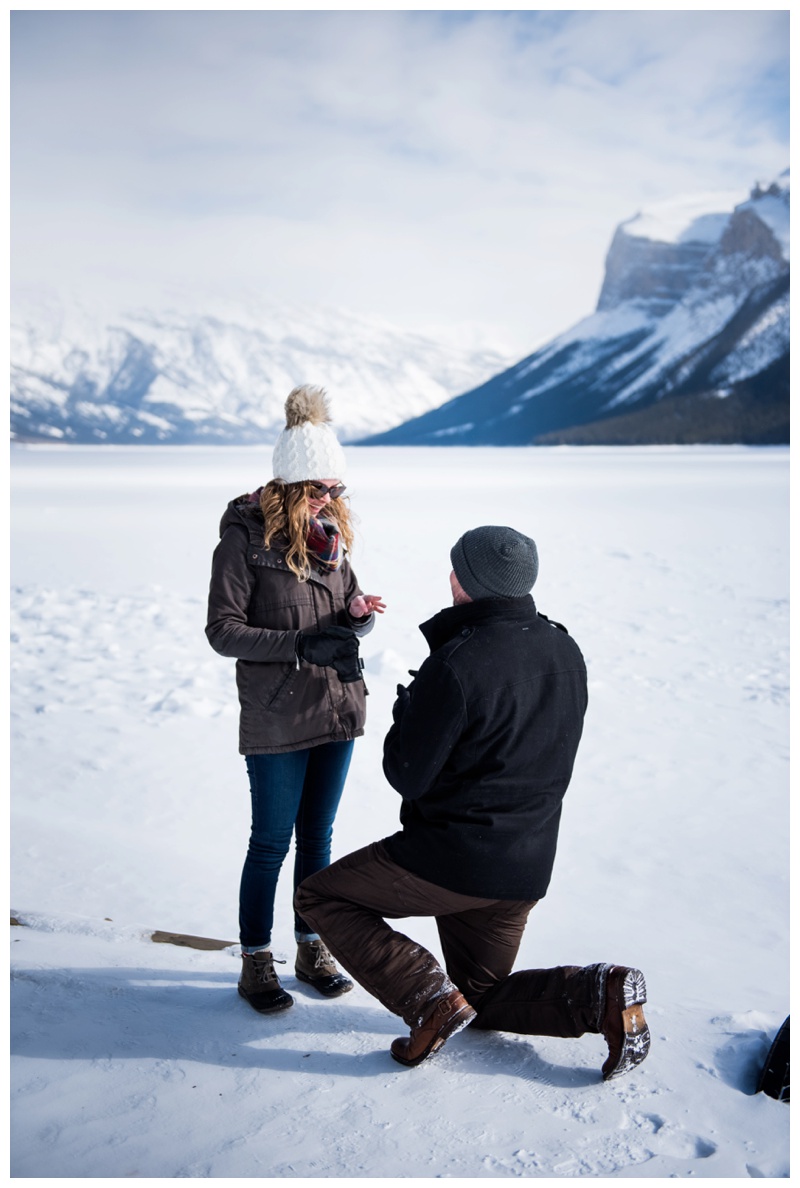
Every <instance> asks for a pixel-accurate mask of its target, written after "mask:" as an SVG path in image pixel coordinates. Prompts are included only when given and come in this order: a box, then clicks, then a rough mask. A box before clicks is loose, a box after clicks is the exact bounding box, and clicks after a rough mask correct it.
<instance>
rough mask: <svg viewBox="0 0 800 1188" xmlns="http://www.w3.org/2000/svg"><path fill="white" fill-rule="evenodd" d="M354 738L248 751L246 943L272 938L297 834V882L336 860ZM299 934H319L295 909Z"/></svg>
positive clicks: (242, 895) (242, 897) (242, 910)
mask: <svg viewBox="0 0 800 1188" xmlns="http://www.w3.org/2000/svg"><path fill="white" fill-rule="evenodd" d="M352 753H353V742H352V740H350V741H348V742H331V743H323V744H322V745H321V746H318V747H310V748H309V749H308V750H305V751H286V752H284V753H282V754H279V755H246V756H245V762H246V764H247V774H248V776H249V777H250V796H251V799H252V805H253V824H252V829H251V832H250V844H249V846H248V849H247V857H246V859H245V863H244V870H243V871H242V882H241V887H240V890H239V939H240V941H241V944H242V947H243V948H244V949H245V950H251V951H252V950H254V949H259V948H266V947H267V946H268V945H269V944H270V941H271V939H272V922H273V916H274V908H275V888H276V887H277V885H278V875H279V874H280V871H281V867H282V865H283V860H284V858H285V857H286V855H287V853H288V852H289V846H290V845H291V841H292V832H294V834H295V847H296V849H295V863H294V889H295V890H297V888H298V887H299V886H300V884H301V883H302V881H303V879H305V878H307V877H308V876H309V875H312V874H316V872H317V871H318V870H322V869H323V868H324V867H326V866H329V865H330V860H331V837H332V836H333V819H334V817H335V816H336V810H337V808H338V807H339V801H340V799H341V796H342V789H343V788H344V782H345V779H346V778H347V769H348V768H349V766H350V759H351V756H352ZM294 927H295V935H296V936H297V937H298V938H300V937H309V936H314V935H315V933H314V931H313V929H311V928H308V927H307V926H306V923H305V921H304V920H302V919H301V918H300V916H298V915H297V912H295V916H294Z"/></svg>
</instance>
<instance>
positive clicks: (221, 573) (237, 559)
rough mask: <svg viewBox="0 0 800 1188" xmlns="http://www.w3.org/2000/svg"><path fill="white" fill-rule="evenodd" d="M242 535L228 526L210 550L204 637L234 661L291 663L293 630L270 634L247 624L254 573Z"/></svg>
mask: <svg viewBox="0 0 800 1188" xmlns="http://www.w3.org/2000/svg"><path fill="white" fill-rule="evenodd" d="M246 552H247V537H246V534H245V533H244V532H243V531H242V530H240V529H239V528H237V527H236V526H235V525H231V526H230V527H229V528H227V529H226V530H225V532H224V534H223V536H222V539H221V540H220V542H219V544H218V545H217V547H216V549H215V550H214V558H213V560H212V563H211V585H210V588H209V592H208V621H207V623H206V636H207V638H208V642H209V643H210V644H211V646H212V648H213V649H214V651H215V652H219V654H220V655H221V656H232V657H234V658H235V659H237V660H256V661H260V662H262V663H273V662H280V663H284V664H285V663H287V662H291V663H293V662H295V661H296V659H297V657H296V655H295V640H296V639H297V636H298V634H299V633H298V632H297V631H273V630H271V629H270V628H266V627H251V626H249V624H248V622H247V611H248V607H249V606H250V597H251V595H252V593H253V586H254V585H255V574H254V573H253V571H252V569H251V568H250V566H249V565H248V564H247V557H246Z"/></svg>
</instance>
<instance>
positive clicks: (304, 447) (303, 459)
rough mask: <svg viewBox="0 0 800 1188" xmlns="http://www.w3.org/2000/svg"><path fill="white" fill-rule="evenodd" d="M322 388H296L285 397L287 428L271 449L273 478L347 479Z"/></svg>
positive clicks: (342, 454)
mask: <svg viewBox="0 0 800 1188" xmlns="http://www.w3.org/2000/svg"><path fill="white" fill-rule="evenodd" d="M330 419H331V417H330V412H329V410H328V402H327V400H326V398H325V391H324V389H323V388H314V387H312V386H311V385H310V384H303V385H302V387H299V388H294V389H293V390H292V391H291V392H290V393H289V395H288V397H287V398H286V428H285V429H284V430H283V432H282V433H281V435H280V437H279V438H278V440H277V441H276V443H275V449H274V450H273V451H272V477H273V478H276V479H283V481H284V482H285V483H302V482H305V481H306V480H308V479H311V480H314V481H318V480H321V479H341V478H344V473H345V470H346V469H347V462H346V461H345V456H344V450H343V449H342V447H341V446H340V445H339V442H338V440H337V438H336V434H335V433H334V432H333V429H331V427H330V423H329V422H330Z"/></svg>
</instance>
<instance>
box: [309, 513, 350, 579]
mask: <svg viewBox="0 0 800 1188" xmlns="http://www.w3.org/2000/svg"><path fill="white" fill-rule="evenodd" d="M340 541H341V536H340V535H339V531H338V529H337V528H336V526H335V525H334V524H332V523H331V522H330V520H322V519H315V518H314V517H313V516H312V517H311V520H310V522H309V525H308V536H307V538H306V543H307V545H308V548H309V552H311V553H312V554H313V556H314V558H315V560H316V561H317V563H318V564H319V565H320V566H321V568H322V569H330V570H334V569H338V568H339V566H340V565H341V563H342V554H341V548H340Z"/></svg>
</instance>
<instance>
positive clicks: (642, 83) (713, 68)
mask: <svg viewBox="0 0 800 1188" xmlns="http://www.w3.org/2000/svg"><path fill="white" fill-rule="evenodd" d="M12 52H13V69H12V95H13V105H12V113H13V118H14V124H13V139H12V152H13V158H12V159H13V172H12V178H13V181H14V206H13V213H14V238H15V252H14V277H15V282H16V283H17V284H23V283H26V282H28V281H42V280H43V279H46V278H49V279H52V280H55V281H60V282H66V281H68V280H69V279H70V278H73V277H77V276H78V275H83V276H84V277H87V276H88V277H89V278H90V281H91V278H94V280H95V282H96V286H97V290H98V292H99V291H101V290H102V289H103V286H106V287H108V286H110V285H111V283H112V282H111V279H110V278H111V277H114V278H115V279H114V282H113V283H114V285H116V286H117V287H118V288H119V289H120V291H121V293H123V294H124V293H125V292H126V286H127V291H128V292H130V293H131V294H133V293H134V291H135V292H136V296H137V299H139V300H141V299H147V297H148V293H152V295H153V296H152V300H153V301H154V302H155V301H157V292H158V287H159V285H163V284H173V283H174V282H175V281H176V280H177V279H178V278H181V277H182V278H184V280H185V282H186V284H187V286H188V287H194V288H195V289H198V291H199V290H201V289H202V290H204V291H208V292H209V293H213V292H214V291H215V290H218V289H219V288H220V287H221V286H222V287H226V288H228V289H230V290H231V291H235V289H236V288H237V286H242V287H243V286H246V285H255V286H262V287H263V286H264V285H265V284H267V285H268V286H269V287H270V289H271V291H273V292H274V293H275V294H276V295H280V293H281V292H285V293H286V294H287V296H289V297H290V298H292V299H303V298H304V297H305V298H306V299H316V300H318V301H319V302H321V303H328V304H344V305H347V306H350V307H351V308H355V309H361V310H363V311H364V312H369V311H372V312H375V313H379V314H381V315H382V316H385V317H387V318H389V319H394V320H397V321H399V322H401V323H404V324H407V325H416V326H420V325H423V324H424V323H426V322H433V321H435V322H438V323H447V322H452V323H456V322H462V321H469V322H475V323H480V324H484V325H486V326H492V327H500V328H502V327H503V326H506V327H508V328H509V330H510V333H511V334H512V335H513V336H514V337H515V338H518V339H519V341H520V342H522V341H523V339H525V340H526V341H527V340H529V339H531V338H532V337H537V338H538V337H540V333H539V332H541V336H547V335H548V334H551V333H555V332H558V331H559V330H561V329H564V328H566V326H567V325H568V324H570V323H571V321H574V320H576V319H577V317H580V316H583V314H584V313H586V312H588V311H589V309H590V308H591V306H592V304H593V302H594V300H595V298H596V294H597V288H598V286H599V282H600V278H601V273H602V261H603V255H604V251H605V248H606V247H607V244H608V242H609V240H610V237H611V233H612V232H613V229H614V226H615V225H616V223H617V222H619V221H620V220H621V219H623V218H626V217H628V216H629V215H631V214H633V213H635V211H636V210H637V209H638V208H639V207H640V206H641V205H643V204H645V203H647V202H650V201H654V200H659V199H666V198H670V197H672V196H674V195H675V194H677V193H683V192H689V191H691V190H693V189H694V190H710V189H726V190H728V189H734V190H741V191H742V196H744V192H745V191H746V187H747V186H748V185H750V184H751V183H752V182H753V181H754V180H755V179H756V178H757V177H771V176H772V175H774V174H775V173H776V172H778V171H779V170H780V169H782V168H784V167H785V165H786V164H787V160H788V133H787V120H788V14H787V13H786V12H778V11H768V12H758V11H746V12H737V11H720V12H713V11H712V12H691V11H681V12H653V13H651V12H625V11H615V12H596V11H592V12H575V13H535V12H534V13H530V12H511V13H494V12H475V13H466V14H457V15H455V14H444V13H427V12H387V13H383V12H373V11H370V12H316V11H314V12H311V11H309V12H301V13H292V12H268V11H266V12H264V11H262V12H231V13H227V12H203V11H186V12H127V13H116V12H34V11H28V12H24V11H23V12H17V13H14V14H13V17H12ZM532 276H535V277H536V285H535V286H532V284H531V277H532Z"/></svg>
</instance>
